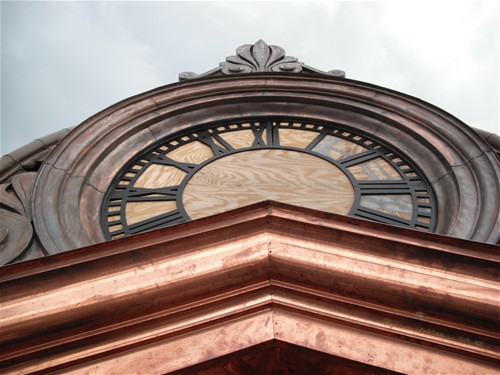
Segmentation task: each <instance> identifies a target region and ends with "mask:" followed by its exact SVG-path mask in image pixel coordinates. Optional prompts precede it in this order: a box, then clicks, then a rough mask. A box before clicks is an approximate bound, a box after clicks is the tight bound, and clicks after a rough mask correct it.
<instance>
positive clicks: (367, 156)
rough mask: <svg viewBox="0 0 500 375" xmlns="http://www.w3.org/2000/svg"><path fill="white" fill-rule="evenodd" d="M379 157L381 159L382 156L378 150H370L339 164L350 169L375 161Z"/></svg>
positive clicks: (340, 161) (343, 160) (341, 160)
mask: <svg viewBox="0 0 500 375" xmlns="http://www.w3.org/2000/svg"><path fill="white" fill-rule="evenodd" d="M378 157H381V154H380V152H379V151H377V150H368V151H365V152H360V153H359V154H356V155H351V156H348V157H345V158H343V159H340V160H339V161H338V162H339V163H340V164H342V165H343V166H344V167H346V168H349V167H352V166H353V165H356V164H361V163H364V162H367V161H370V160H374V159H376V158H378Z"/></svg>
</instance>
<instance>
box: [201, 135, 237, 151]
mask: <svg viewBox="0 0 500 375" xmlns="http://www.w3.org/2000/svg"><path fill="white" fill-rule="evenodd" d="M214 139H215V140H216V141H217V143H216V142H215V141H214ZM198 140H199V141H200V142H202V143H203V144H205V145H207V146H209V147H210V148H211V149H212V152H213V153H214V155H215V156H219V155H223V154H225V153H227V152H228V151H233V150H234V148H233V147H232V146H231V145H230V144H229V143H227V142H226V141H225V140H224V139H222V137H220V136H219V135H218V134H210V133H209V132H207V131H204V132H199V133H198ZM220 145H222V146H223V147H221V146H220Z"/></svg>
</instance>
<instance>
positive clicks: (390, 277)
mask: <svg viewBox="0 0 500 375" xmlns="http://www.w3.org/2000/svg"><path fill="white" fill-rule="evenodd" d="M496 250H497V247H496V246H494V245H487V244H480V243H473V242H470V241H465V240H458V239H451V238H447V237H442V236H437V235H432V234H428V233H425V234H424V233H419V232H415V231H411V230H402V229H401V228H394V227H389V226H387V225H383V224H377V223H370V222H366V221H362V220H357V219H354V218H346V217H342V216H338V215H335V214H326V213H323V212H318V211H314V210H308V209H303V208H297V207H293V206H289V205H285V204H280V203H276V202H262V203H258V204H254V205H251V206H247V207H244V208H241V209H238V210H234V211H231V212H227V213H223V214H220V215H216V216H213V217H209V218H204V219H200V220H196V221H192V222H189V223H185V224H182V225H179V226H175V227H171V228H165V229H160V230H157V231H154V232H149V233H144V234H140V235H137V236H132V237H130V238H125V239H123V240H117V241H112V242H109V243H103V244H99V245H94V246H91V247H87V248H82V249H77V250H74V251H70V252H67V253H61V254H58V255H55V256H52V257H48V258H42V259H36V260H33V261H28V262H24V263H20V264H16V265H12V266H7V267H4V268H2V269H0V280H1V282H0V287H1V293H2V304H1V312H0V314H1V315H0V323H1V325H2V336H1V338H0V340H1V342H0V345H2V347H3V351H2V354H1V355H0V366H1V367H3V368H4V373H6V374H14V373H15V374H19V373H32V372H41V373H45V372H53V371H60V372H64V373H66V372H68V371H69V372H71V371H73V372H74V373H78V374H82V373H93V372H100V373H123V370H124V369H127V371H128V373H139V372H143V373H144V372H148V373H166V372H169V371H174V370H177V369H181V368H184V367H187V366H191V365H193V364H196V363H200V362H202V361H206V360H209V359H212V358H215V357H218V356H221V355H224V354H228V353H231V352H235V351H238V350H240V349H243V348H247V347H250V346H254V345H257V344H259V343H262V342H265V341H268V340H271V339H275V340H281V341H285V342H288V343H291V344H297V345H301V346H304V347H307V348H310V349H314V350H319V351H323V352H325V353H330V354H331V355H335V356H340V357H344V358H348V359H351V360H354V361H359V362H363V363H367V364H371V365H374V366H377V367H380V368H385V369H389V370H393V371H400V372H410V373H421V374H424V373H428V374H431V373H436V372H443V371H444V369H449V370H450V371H451V372H453V373H457V374H458V373H464V374H465V373H472V372H474V371H475V372H476V373H488V372H491V371H492V369H493V368H494V367H493V366H494V365H493V364H494V363H495V360H496V358H497V357H496V353H497V350H498V340H497V337H498V336H497V334H498V330H497V328H496V327H498V323H499V322H498V320H497V314H496V312H497V311H498V282H497V272H498V271H497V270H498V263H499V262H498V255H497V254H496ZM342 342H343V343H344V344H342V345H341V346H339V345H340V343H342ZM354 343H356V345H354ZM145 369H146V370H147V371H146V370H145ZM120 371H122V372H120Z"/></svg>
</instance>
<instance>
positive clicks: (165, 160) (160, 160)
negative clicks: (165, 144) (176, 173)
mask: <svg viewBox="0 0 500 375" xmlns="http://www.w3.org/2000/svg"><path fill="white" fill-rule="evenodd" d="M154 163H155V164H161V165H167V166H171V167H176V168H179V169H180V170H182V171H184V172H187V173H189V172H191V171H192V170H193V169H195V168H196V167H197V166H198V164H192V163H182V162H178V161H175V160H173V159H170V158H169V157H167V156H165V155H161V156H158V157H157V158H156V159H155V160H154Z"/></svg>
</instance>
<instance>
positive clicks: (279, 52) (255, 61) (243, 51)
mask: <svg viewBox="0 0 500 375" xmlns="http://www.w3.org/2000/svg"><path fill="white" fill-rule="evenodd" d="M260 72H282V73H317V74H327V75H329V76H333V77H337V78H345V72H344V71H342V70H331V71H329V72H324V71H321V70H318V69H315V68H312V67H310V66H308V65H305V64H304V63H302V62H300V61H299V60H298V59H297V58H296V57H293V56H286V52H285V50H284V49H283V48H281V47H279V46H270V45H268V44H267V43H266V42H264V41H263V40H262V39H261V40H259V41H258V42H257V43H255V44H245V45H243V46H241V47H239V48H238V49H237V50H236V55H234V56H228V57H226V61H224V62H221V63H220V64H219V67H218V68H215V69H212V70H210V71H208V72H206V73H203V74H196V73H193V72H183V73H180V74H179V81H185V80H188V79H193V78H200V77H209V76H217V75H234V74H243V73H260Z"/></svg>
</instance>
